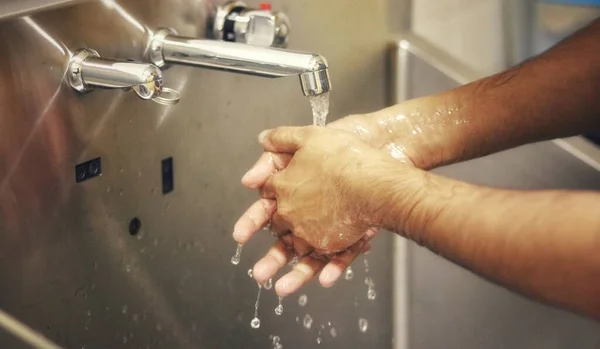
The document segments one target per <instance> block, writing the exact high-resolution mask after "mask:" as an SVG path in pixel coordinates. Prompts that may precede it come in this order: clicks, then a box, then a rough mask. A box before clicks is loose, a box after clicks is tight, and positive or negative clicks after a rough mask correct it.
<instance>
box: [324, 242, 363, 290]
mask: <svg viewBox="0 0 600 349" xmlns="http://www.w3.org/2000/svg"><path fill="white" fill-rule="evenodd" d="M367 243H368V240H361V241H359V242H357V243H356V244H354V245H352V247H350V249H348V250H347V251H345V252H342V253H340V254H338V255H336V256H334V257H333V258H332V259H331V260H330V261H329V263H327V265H326V266H325V267H324V268H323V271H322V272H321V275H319V282H320V283H321V285H323V287H331V286H333V285H334V284H335V283H336V282H337V281H338V280H339V278H340V277H341V276H342V274H343V273H344V270H346V268H348V266H349V265H350V264H351V263H352V262H353V261H354V259H356V257H357V256H358V255H359V254H360V253H361V252H362V251H363V249H364V247H365V245H366V244H367Z"/></svg>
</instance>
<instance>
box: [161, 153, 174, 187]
mask: <svg viewBox="0 0 600 349" xmlns="http://www.w3.org/2000/svg"><path fill="white" fill-rule="evenodd" d="M161 169H162V170H161V172H162V193H163V194H168V193H170V192H172V191H173V189H175V183H174V178H173V177H174V175H173V158H172V157H169V158H166V159H164V160H163V161H162V163H161Z"/></svg>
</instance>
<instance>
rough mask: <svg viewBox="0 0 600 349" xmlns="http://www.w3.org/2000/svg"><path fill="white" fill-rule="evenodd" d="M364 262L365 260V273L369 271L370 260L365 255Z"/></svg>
mask: <svg viewBox="0 0 600 349" xmlns="http://www.w3.org/2000/svg"><path fill="white" fill-rule="evenodd" d="M363 258H364V259H363V262H365V273H369V261H368V260H367V257H366V256H365V257H363Z"/></svg>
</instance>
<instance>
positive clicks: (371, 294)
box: [365, 277, 377, 301]
mask: <svg viewBox="0 0 600 349" xmlns="http://www.w3.org/2000/svg"><path fill="white" fill-rule="evenodd" d="M365 285H367V298H368V299H369V300H371V301H372V300H375V298H376V297H377V292H375V283H374V282H373V279H371V278H370V277H367V278H365Z"/></svg>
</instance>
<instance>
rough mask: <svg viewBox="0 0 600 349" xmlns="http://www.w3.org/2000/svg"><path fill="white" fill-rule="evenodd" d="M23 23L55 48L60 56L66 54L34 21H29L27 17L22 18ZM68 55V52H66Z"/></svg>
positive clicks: (29, 18)
mask: <svg viewBox="0 0 600 349" xmlns="http://www.w3.org/2000/svg"><path fill="white" fill-rule="evenodd" d="M22 19H23V21H24V22H25V23H27V24H28V25H29V26H31V28H33V29H34V30H35V31H36V32H37V33H38V34H40V36H41V37H43V38H44V39H46V40H47V41H48V42H49V43H50V44H51V45H52V46H54V47H56V48H57V49H58V50H59V51H60V53H61V54H63V55H64V54H66V53H67V52H65V51H66V49H65V48H64V47H63V46H62V45H61V44H60V43H59V42H58V41H56V40H55V39H54V38H53V37H52V36H50V34H48V33H47V32H46V31H45V30H44V29H43V28H42V27H40V26H39V25H38V24H37V23H36V22H35V21H33V20H32V19H31V17H29V16H25V17H23V18H22ZM68 53H69V54H70V52H68Z"/></svg>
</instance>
